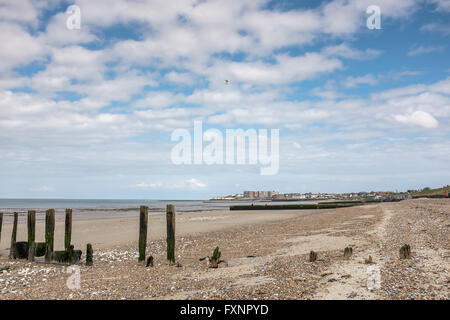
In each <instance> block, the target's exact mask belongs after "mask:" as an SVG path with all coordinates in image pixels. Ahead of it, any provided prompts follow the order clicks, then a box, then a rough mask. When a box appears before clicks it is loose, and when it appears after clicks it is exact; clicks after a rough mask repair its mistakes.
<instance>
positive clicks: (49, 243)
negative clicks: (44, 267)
mask: <svg viewBox="0 0 450 320" xmlns="http://www.w3.org/2000/svg"><path fill="white" fill-rule="evenodd" d="M54 239H55V210H54V209H48V210H47V211H45V261H47V262H49V261H51V259H52V253H53V244H54Z"/></svg>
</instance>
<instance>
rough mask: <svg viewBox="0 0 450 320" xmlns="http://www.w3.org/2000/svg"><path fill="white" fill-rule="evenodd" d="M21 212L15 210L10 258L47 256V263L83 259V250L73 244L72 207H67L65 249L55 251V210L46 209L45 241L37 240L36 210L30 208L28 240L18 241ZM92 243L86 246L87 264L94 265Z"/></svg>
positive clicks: (0, 214) (30, 258) (73, 261)
mask: <svg viewBox="0 0 450 320" xmlns="http://www.w3.org/2000/svg"><path fill="white" fill-rule="evenodd" d="M18 220H19V214H18V213H17V212H14V220H13V225H12V232H11V245H10V248H9V258H10V259H28V260H29V261H35V257H45V258H44V261H45V262H47V263H51V262H59V263H77V262H79V261H80V260H81V254H82V252H81V250H75V249H74V246H73V245H72V244H71V240H72V209H66V215H65V233H64V250H62V251H55V250H54V243H55V210H54V209H48V210H47V211H45V237H44V239H45V241H44V242H36V211H35V210H28V214H27V230H28V240H27V241H17V225H18ZM2 225H3V213H2V212H0V241H1V237H2ZM92 256H93V251H92V245H91V244H90V243H88V244H87V246H86V265H92Z"/></svg>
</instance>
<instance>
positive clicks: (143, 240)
mask: <svg viewBox="0 0 450 320" xmlns="http://www.w3.org/2000/svg"><path fill="white" fill-rule="evenodd" d="M147 224H148V207H147V206H141V209H140V217H139V260H138V261H139V262H143V261H145V249H146V247H147Z"/></svg>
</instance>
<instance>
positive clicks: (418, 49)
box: [408, 46, 444, 56]
mask: <svg viewBox="0 0 450 320" xmlns="http://www.w3.org/2000/svg"><path fill="white" fill-rule="evenodd" d="M443 51H444V47H443V46H413V47H412V48H410V49H409V51H408V56H418V55H421V54H426V53H433V52H443Z"/></svg>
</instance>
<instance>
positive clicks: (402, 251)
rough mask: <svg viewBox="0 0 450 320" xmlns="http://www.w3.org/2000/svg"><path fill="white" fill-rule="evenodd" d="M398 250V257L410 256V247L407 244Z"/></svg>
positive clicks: (406, 257)
mask: <svg viewBox="0 0 450 320" xmlns="http://www.w3.org/2000/svg"><path fill="white" fill-rule="evenodd" d="M399 251H400V259H409V258H410V257H411V247H410V245H409V244H405V245H404V246H403V247H401V248H400V250H399Z"/></svg>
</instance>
